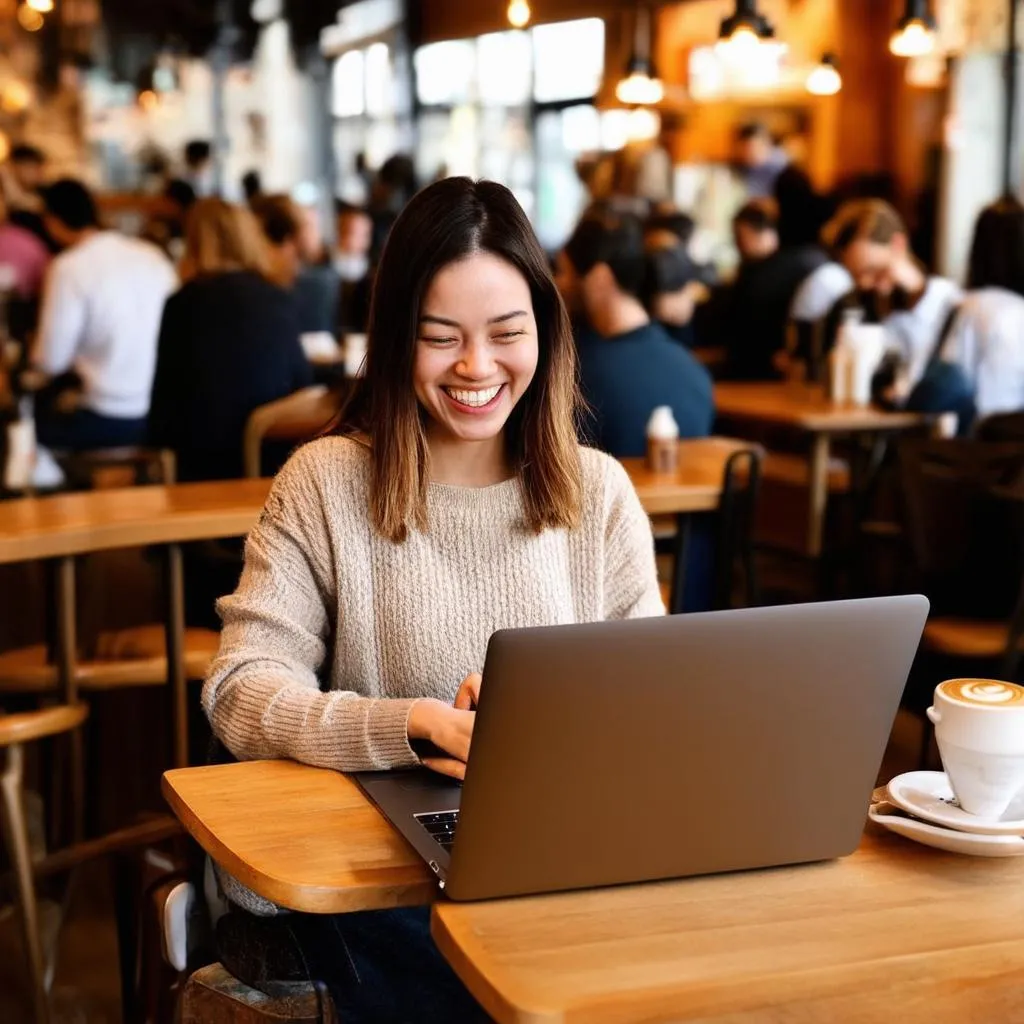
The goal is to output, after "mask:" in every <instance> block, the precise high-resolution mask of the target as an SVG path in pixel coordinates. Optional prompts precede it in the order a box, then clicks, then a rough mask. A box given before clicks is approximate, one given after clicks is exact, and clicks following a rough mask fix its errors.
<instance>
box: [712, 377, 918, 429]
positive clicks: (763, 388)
mask: <svg viewBox="0 0 1024 1024" xmlns="http://www.w3.org/2000/svg"><path fill="white" fill-rule="evenodd" d="M715 410H716V412H717V413H718V415H719V416H724V417H728V418H732V419H745V420H757V421H759V422H763V423H774V424H779V425H784V426H789V427H795V428H797V429H799V430H804V431H807V432H808V433H830V434H846V433H856V432H859V431H867V432H876V431H885V430H907V429H910V428H913V427H919V426H921V425H923V424H925V423H927V417H925V416H924V415H923V414H921V413H916V412H887V411H885V410H883V409H876V408H874V407H873V406H854V405H835V404H833V403H832V402H830V401H829V400H828V399H827V398H826V397H825V392H824V390H823V389H822V388H821V387H820V386H817V385H810V384H795V383H792V384H791V383H787V382H785V381H779V382H774V381H768V382H750V383H748V382H742V381H722V382H720V383H718V384H716V385H715Z"/></svg>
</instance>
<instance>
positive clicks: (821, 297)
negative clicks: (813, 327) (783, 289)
mask: <svg viewBox="0 0 1024 1024" xmlns="http://www.w3.org/2000/svg"><path fill="white" fill-rule="evenodd" d="M853 287H854V286H853V278H852V277H851V276H850V272H849V271H848V270H847V269H846V267H844V266H843V265H842V264H841V263H835V262H833V261H829V262H828V263H823V264H822V265H821V266H820V267H818V269H817V270H812V271H811V273H810V274H808V275H807V277H805V278H804V280H803V283H802V284H801V285H800V287H799V288H797V290H796V295H794V296H793V302H792V304H791V305H790V307H789V318H790V319H791V320H796V321H798V322H800V323H816V322H817V321H819V320H824V319H825V317H827V316H828V315H829V313H831V312H832V308H833V306H835V304H836V303H837V302H838V301H839V300H840V299H841V298H843V297H844V296H845V295H849V294H850V292H852V291H853Z"/></svg>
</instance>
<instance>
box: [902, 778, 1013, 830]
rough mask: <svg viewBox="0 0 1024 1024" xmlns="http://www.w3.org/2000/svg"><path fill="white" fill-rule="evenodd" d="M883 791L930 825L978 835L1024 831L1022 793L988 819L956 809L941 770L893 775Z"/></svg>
mask: <svg viewBox="0 0 1024 1024" xmlns="http://www.w3.org/2000/svg"><path fill="white" fill-rule="evenodd" d="M886 792H887V794H888V799H889V801H890V802H891V803H894V804H895V805H896V806H897V807H901V808H902V809H903V810H905V811H907V812H908V813H910V814H913V815H914V817H916V818H923V819H924V820H925V821H928V822H931V823H932V824H933V825H942V826H944V827H945V828H951V829H956V830H957V831H958V832H971V833H973V834H975V835H982V836H1014V835H1015V836H1020V835H1022V834H1024V793H1020V794H1018V795H1017V796H1016V797H1015V798H1014V800H1013V803H1011V804H1010V806H1009V807H1008V808H1007V810H1006V813H1005V814H1004V815H1003V816H1002V817H1001V818H994V819H990V818H979V817H978V816H977V815H975V814H968V813H967V812H966V811H964V810H961V809H960V807H959V805H958V804H957V802H956V797H955V796H953V790H952V788H951V787H950V785H949V779H948V778H947V777H946V773H945V772H907V773H906V774H905V775H897V776H896V778H895V779H893V780H892V782H890V783H889V785H888V786H887V787H886Z"/></svg>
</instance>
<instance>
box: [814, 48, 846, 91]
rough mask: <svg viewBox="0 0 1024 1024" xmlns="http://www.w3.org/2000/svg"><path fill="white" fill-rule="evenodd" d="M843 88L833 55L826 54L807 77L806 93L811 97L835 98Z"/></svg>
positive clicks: (841, 77)
mask: <svg viewBox="0 0 1024 1024" xmlns="http://www.w3.org/2000/svg"><path fill="white" fill-rule="evenodd" d="M842 87H843V76H842V75H840V74H839V62H838V61H837V60H836V58H835V54H832V53H826V54H825V56H824V57H822V58H821V63H820V64H819V65H818V66H817V67H816V68H815V69H814V70H813V71H812V72H811V73H810V74H809V75H808V76H807V91H808V92H809V93H810V94H811V95H812V96H835V94H836V93H837V92H839V90H840V89H842Z"/></svg>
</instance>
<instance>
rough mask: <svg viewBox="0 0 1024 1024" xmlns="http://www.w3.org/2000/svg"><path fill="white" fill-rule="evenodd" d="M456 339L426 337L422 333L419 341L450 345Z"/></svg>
mask: <svg viewBox="0 0 1024 1024" xmlns="http://www.w3.org/2000/svg"><path fill="white" fill-rule="evenodd" d="M456 340H458V339H456V338H432V337H428V336H426V335H424V336H423V337H421V338H420V341H425V342H427V343H428V344H429V345H451V344H453V343H454V342H455V341H456Z"/></svg>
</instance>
